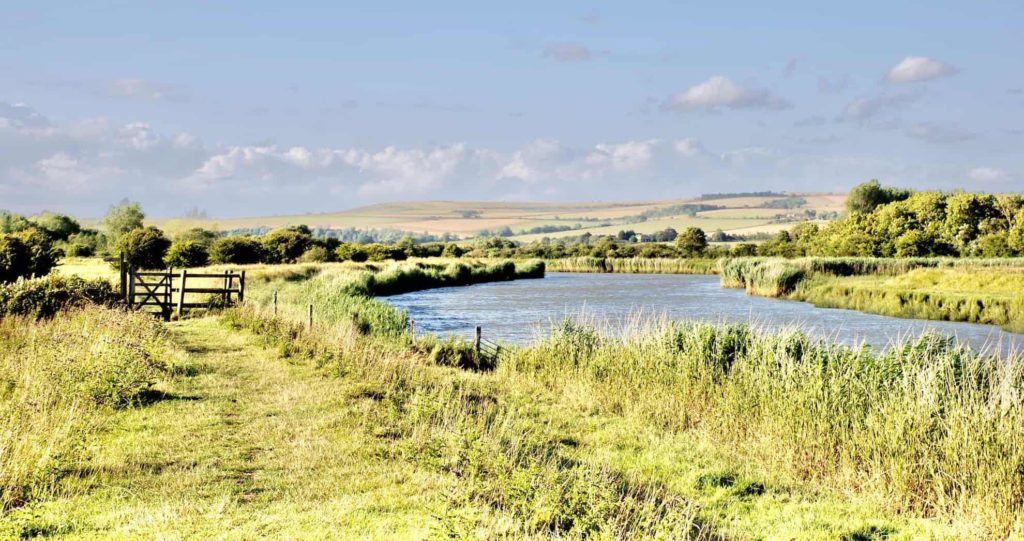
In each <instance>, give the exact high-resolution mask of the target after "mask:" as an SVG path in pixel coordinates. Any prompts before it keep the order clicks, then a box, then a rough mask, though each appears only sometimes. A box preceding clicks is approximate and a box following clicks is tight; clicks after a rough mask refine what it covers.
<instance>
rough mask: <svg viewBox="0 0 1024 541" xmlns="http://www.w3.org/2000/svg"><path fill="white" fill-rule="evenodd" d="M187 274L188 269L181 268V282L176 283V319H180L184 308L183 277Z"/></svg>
mask: <svg viewBox="0 0 1024 541" xmlns="http://www.w3.org/2000/svg"><path fill="white" fill-rule="evenodd" d="M187 276H188V271H187V270H185V269H181V284H179V285H178V319H181V316H182V314H183V313H184V310H185V278H186V277H187Z"/></svg>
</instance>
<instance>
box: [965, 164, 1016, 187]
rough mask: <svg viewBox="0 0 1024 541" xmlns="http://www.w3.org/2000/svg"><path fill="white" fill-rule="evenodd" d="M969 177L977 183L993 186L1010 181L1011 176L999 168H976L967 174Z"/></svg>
mask: <svg viewBox="0 0 1024 541" xmlns="http://www.w3.org/2000/svg"><path fill="white" fill-rule="evenodd" d="M967 177H968V178H970V179H971V180H973V181H975V182H981V183H985V184H993V183H1000V182H1004V181H1006V180H1008V179H1009V178H1010V174H1009V173H1007V172H1006V170H1005V169H999V168H998V167H975V168H974V169H971V170H970V171H969V172H968V173H967Z"/></svg>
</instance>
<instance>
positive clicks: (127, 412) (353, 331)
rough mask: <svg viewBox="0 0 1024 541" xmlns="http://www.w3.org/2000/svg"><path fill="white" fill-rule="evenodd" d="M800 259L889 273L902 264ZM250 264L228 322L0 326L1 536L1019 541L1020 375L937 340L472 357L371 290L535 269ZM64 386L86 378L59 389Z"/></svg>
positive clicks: (78, 313) (652, 343) (72, 315)
mask: <svg viewBox="0 0 1024 541" xmlns="http://www.w3.org/2000/svg"><path fill="white" fill-rule="evenodd" d="M71 263H72V265H70V266H69V268H76V267H77V268H79V269H86V270H87V269H88V268H89V265H88V264H87V263H86V262H82V261H77V262H71ZM591 263H592V262H589V261H588V262H577V263H576V264H579V265H581V266H584V267H585V266H587V265H590V264H591ZM692 263H697V262H696V261H693V262H691V264H692ZM735 263H736V262H733V264H734V265H733V267H735ZM614 264H621V262H616V263H614ZM710 264H711V262H701V263H700V265H701V266H702V268H705V269H706V268H707V266H708V265H710ZM803 264H804V265H805V267H806V268H809V269H810V268H814V267H815V265H817V267H818V268H819V269H822V268H828V269H832V271H833V272H835V273H837V274H840V273H850V274H852V273H860V274H862V275H863V274H864V273H866V272H873V273H875V274H874V275H881V274H882V273H889V274H891V275H892V277H894V278H898V277H900V276H903V274H901V271H902V270H904V267H901V265H908V264H909V265H912V264H913V263H906V262H900V263H896V262H883V261H876V262H870V263H869V262H864V261H860V260H855V259H854V260H846V261H843V262H841V263H840V262H838V261H828V262H821V261H819V262H816V263H811V262H805V263H803ZM918 264H920V265H921V267H920V268H921V269H923V270H930V271H934V270H936V269H939V270H947V269H952V270H956V269H958V268H959V267H958V265H959V264H948V265H946V264H945V263H943V262H933V261H931V260H927V261H924V260H922V261H921V262H918ZM924 265H930V266H927V267H926V266H924ZM546 266H547V269H549V270H550V269H551V263H550V262H548V263H547V265H546ZM762 266H764V265H762ZM728 268H729V269H732V267H728ZM246 269H247V271H248V273H249V276H250V277H251V278H250V284H251V285H250V288H249V291H248V293H247V298H246V304H245V305H244V306H238V307H234V308H229V309H227V310H225V311H223V312H221V313H212V314H211V313H206V312H202V311H200V312H196V313H194V314H191V315H190V316H189V317H186V318H184V319H183V320H182V321H179V322H174V323H171V324H167V325H166V326H165V325H164V324H160V323H157V322H156V321H155V320H154V319H152V318H150V317H148V316H145V315H140V314H132V313H125V312H121V311H118V310H109V309H102V308H86V309H84V310H82V309H78V310H75V311H72V312H69V313H67V314H63V315H59V316H58V317H56V318H54V319H52V320H41V321H35V320H26V319H19V318H13V319H7V320H4V321H3V322H0V331H2V333H0V339H2V340H4V341H5V348H4V350H3V351H4V352H5V354H6V353H7V352H10V353H9V354H7V355H5V356H3V357H2V359H3V363H2V366H4V367H5V370H6V372H5V374H6V375H5V378H7V379H8V380H9V381H14V382H15V383H14V384H13V387H11V384H8V386H9V387H11V388H13V389H18V391H17V392H14V393H8V394H5V395H4V396H3V400H5V402H4V405H5V410H4V411H5V412H7V413H6V415H8V417H7V424H8V426H17V427H20V428H18V429H17V430H16V431H14V432H10V434H11V435H12V436H11V437H10V438H9V439H8V440H5V442H4V443H3V445H5V447H4V448H5V449H10V448H14V447H17V446H18V445H20V447H19V449H20V450H18V451H17V453H5V455H4V457H5V459H6V460H5V461H4V463H3V472H4V476H5V479H6V480H7V481H6V482H5V486H9V487H14V488H13V489H11V490H10V496H5V498H7V503H5V507H4V510H3V515H2V516H0V532H3V534H5V535H10V536H14V537H25V536H33V535H59V536H60V537H62V538H92V537H96V536H115V537H150V536H155V535H162V536H172V537H219V536H223V535H226V534H227V532H228V531H229V530H230V531H233V532H234V535H241V536H243V537H244V536H259V537H280V538H295V537H323V534H324V532H327V531H330V532H332V535H342V536H349V537H376V538H379V537H391V538H426V537H437V536H443V537H457V538H467V537H474V538H493V537H502V536H508V537H528V538H540V537H552V536H556V537H564V538H593V537H598V538H629V539H634V538H635V539H639V538H651V537H660V538H694V539H722V538H741V539H746V538H752V539H753V538H764V537H774V538H799V539H837V538H848V539H872V538H889V539H918V538H933V539H962V538H1003V537H1012V536H1019V535H1022V534H1024V523H1022V522H1021V518H1020V517H1021V516H1022V512H1024V479H1022V478H1021V477H1020V475H1019V472H1020V471H1021V470H1022V468H1024V452H1022V451H1021V450H1022V449H1024V439H1022V438H1024V434H1022V433H1021V431H1020V430H1019V427H1020V426H1022V425H1021V423H1022V422H1024V403H1022V400H1021V396H1024V394H1022V391H1024V389H1021V385H1022V382H1024V369H1022V366H1024V365H1022V364H1021V362H1020V359H997V358H993V357H986V356H978V355H976V354H974V353H972V352H970V351H969V350H967V349H965V348H961V347H959V346H958V345H957V344H956V343H955V342H953V341H952V340H950V339H946V338H941V337H938V336H923V337H920V338H919V339H915V340H911V341H908V342H907V343H906V344H904V345H903V346H902V347H899V348H894V349H891V350H888V351H887V352H885V353H882V354H878V353H873V352H871V351H869V350H855V349H849V348H845V347H840V346H835V345H832V344H829V343H823V342H816V341H814V340H811V339H809V338H808V337H806V336H804V335H802V334H800V333H798V332H780V333H774V334H769V333H764V332H761V331H759V330H758V329H757V328H753V327H749V326H745V325H711V324H702V323H686V322H673V321H665V320H659V319H653V320H638V321H636V322H635V324H634V327H633V328H632V329H631V330H630V331H629V332H628V333H626V334H624V335H620V334H608V333H605V332H603V331H602V329H600V328H599V327H597V326H595V325H594V324H592V323H590V322H587V321H579V320H565V321H563V322H560V323H557V324H555V325H554V326H553V327H552V328H551V330H550V332H549V334H548V335H547V336H546V337H545V338H543V339H542V340H541V341H539V342H537V343H535V344H533V345H531V346H527V347H513V346H508V347H507V353H506V354H505V355H503V356H502V357H501V358H500V359H499V360H498V362H497V363H483V362H481V360H480V359H479V358H478V357H477V356H476V352H475V351H474V350H473V348H472V346H471V345H470V344H468V343H466V342H464V341H462V340H460V339H457V338H445V337H434V336H429V335H422V334H420V335H418V336H414V335H413V334H412V333H411V332H410V329H409V321H408V316H407V315H406V314H405V313H403V312H401V311H399V310H397V309H395V308H394V307H392V306H390V305H388V304H387V302H386V298H380V296H381V295H387V294H391V293H394V292H401V291H412V290H415V289H418V288H424V287H437V286H451V285H466V284H471V283H476V282H480V281H488V280H506V279H518V278H530V277H537V276H539V275H540V273H542V272H543V270H544V266H542V265H540V264H539V263H536V262H530V261H522V262H516V263H513V262H501V261H489V262H478V263H472V262H457V261H443V262H437V261H435V262H431V260H423V261H409V262H402V263H386V264H377V263H362V264H355V263H341V264H337V263H336V264H300V265H254V266H249V267H246ZM65 270H67V269H65ZM999 270H1001V269H999ZM722 271H723V277H726V276H733V275H731V274H727V273H728V272H733V271H732V270H727V268H726V267H723V269H722ZM911 271H912V272H914V270H913V269H911ZM90 274H91V275H92V276H97V275H99V274H100V272H99V271H98V270H96V269H93V271H92V272H91V273H90ZM736 276H742V277H744V278H743V279H745V280H747V279H750V277H751V276H752V275H751V274H749V273H748V272H746V271H744V273H742V274H736ZM763 276H764V279H765V280H770V279H771V273H770V272H767V271H764V272H763ZM868 276H872V275H868ZM855 277H856V276H855ZM1005 287H1006V288H1011V287H1012V284H1009V283H1007V284H1006V286H1005ZM275 296H276V298H277V299H278V303H277V305H276V311H275V310H274V304H273V303H272V299H273V298H275ZM309 305H313V306H314V307H315V313H314V323H313V326H312V327H310V326H309V324H308V321H307V315H308V312H307V307H308V306H309ZM29 337H31V339H30V338H29ZM87 340H88V341H89V342H88V343H89V344H101V345H102V347H97V346H95V345H93V346H91V347H84V344H85V343H86V341H87ZM58 357H60V358H62V359H67V361H65V362H61V363H57V362H55V359H56V358H58ZM26 359H28V361H26ZM76 367H82V368H76ZM84 367H89V372H88V374H89V375H88V377H86V378H84V379H83V378H82V377H81V376H73V377H69V376H66V375H62V374H65V372H66V373H67V374H81V373H82V372H75V370H84V369H85V368H84ZM121 374H123V377H121V376H119V377H113V375H121ZM78 381H86V382H90V383H88V384H85V385H81V386H76V385H74V384H72V383H70V382H78ZM40 382H58V383H57V384H56V385H50V384H45V385H44V384H40ZM58 391H59V392H58ZM27 403H33V404H36V403H47V404H52V406H51V407H48V408H38V409H31V408H29V409H26V408H25V407H24V404H27ZM25 411H30V412H32V413H31V415H29V416H25V415H24V413H23V412H25ZM19 412H20V413H19ZM67 412H72V413H71V414H69V413H67ZM19 415H21V416H20V417H19ZM62 415H63V417H62ZM72 421H73V422H72ZM65 427H67V428H65ZM16 436H21V437H16ZM21 442H26V443H21ZM16 443H17V445H16ZM47 453H52V454H47ZM41 455H46V457H47V459H46V460H40V459H38V458H37V456H41ZM30 466H31V467H30ZM33 468H34V469H33ZM40 532H42V533H41V534H40Z"/></svg>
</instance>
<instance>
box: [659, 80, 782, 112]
mask: <svg viewBox="0 0 1024 541" xmlns="http://www.w3.org/2000/svg"><path fill="white" fill-rule="evenodd" d="M790 107H792V105H791V104H790V103H789V102H788V101H786V99H784V98H782V97H779V96H776V95H774V94H772V93H771V92H769V91H768V90H766V89H761V88H745V87H742V86H740V85H738V84H736V83H735V82H733V81H732V80H731V79H729V78H728V77H724V76H722V75H715V76H713V77H711V78H709V79H708V80H707V81H704V82H703V83H700V84H697V85H694V86H691V87H690V88H688V89H686V90H685V91H683V92H680V93H678V94H676V95H674V96H672V97H670V98H669V99H668V101H667V102H666V103H665V105H664V106H663V109H667V110H674V111H699V110H703V111H716V110H718V109H720V108H727V109H768V110H781V109H788V108H790Z"/></svg>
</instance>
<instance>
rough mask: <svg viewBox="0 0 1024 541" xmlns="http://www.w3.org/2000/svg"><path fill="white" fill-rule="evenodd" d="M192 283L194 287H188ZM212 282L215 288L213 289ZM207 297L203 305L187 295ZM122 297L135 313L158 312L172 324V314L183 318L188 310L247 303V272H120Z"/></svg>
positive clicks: (134, 270) (172, 270)
mask: <svg viewBox="0 0 1024 541" xmlns="http://www.w3.org/2000/svg"><path fill="white" fill-rule="evenodd" d="M189 280H191V281H192V283H193V284H197V285H195V286H192V287H190V286H189ZM211 282H212V283H213V284H215V285H213V286H211ZM189 294H192V295H206V297H205V298H204V299H203V301H202V302H197V301H195V300H194V297H193V299H189V298H188V297H186V295H189ZM121 296H122V298H123V299H124V301H125V304H126V305H127V306H128V308H129V309H132V310H145V309H146V308H147V307H155V308H157V309H159V312H156V313H159V314H160V316H161V317H162V318H163V319H164V321H170V319H171V314H172V313H177V314H178V317H181V314H182V312H183V311H185V310H186V309H189V308H209V307H211V306H218V305H219V306H228V305H230V304H232V303H234V302H239V303H240V302H243V301H245V271H241V272H236V271H224V272H222V273H210V272H206V273H198V272H197V273H193V272H189V271H188V270H186V269H182V270H180V271H178V272H175V271H174V269H170V268H168V269H166V270H162V271H140V270H136V269H129V268H125V267H124V266H122V268H121Z"/></svg>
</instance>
